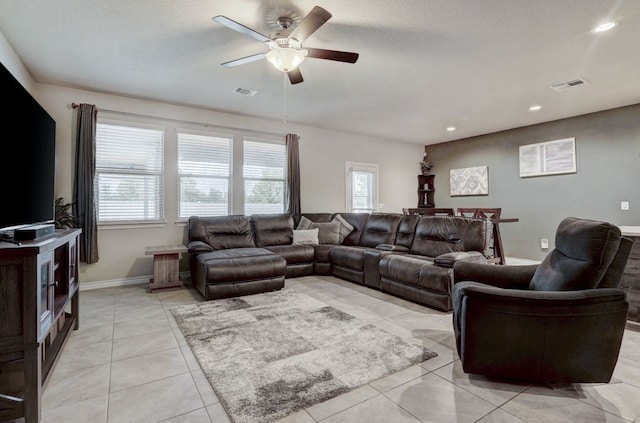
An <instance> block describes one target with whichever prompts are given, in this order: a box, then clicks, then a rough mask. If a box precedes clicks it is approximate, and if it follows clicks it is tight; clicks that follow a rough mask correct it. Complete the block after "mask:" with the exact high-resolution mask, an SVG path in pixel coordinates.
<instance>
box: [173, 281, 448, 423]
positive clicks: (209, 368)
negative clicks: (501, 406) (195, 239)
mask: <svg viewBox="0 0 640 423" xmlns="http://www.w3.org/2000/svg"><path fill="white" fill-rule="evenodd" d="M171 311H172V313H173V315H174V316H175V318H176V322H177V323H178V326H179V327H180V330H181V331H182V333H183V334H184V336H185V338H186V339H187V342H188V343H189V346H190V347H191V350H192V351H193V353H194V355H195V356H196V358H197V360H198V362H199V363H200V366H201V367H202V370H203V371H204V373H205V375H206V376H207V379H208V380H209V382H210V383H211V386H212V387H213V389H214V390H215V392H216V394H217V395H218V397H219V398H220V401H221V402H222V405H223V406H224V408H225V409H226V410H227V413H228V414H229V415H230V416H231V418H232V420H233V421H234V422H235V423H266V422H272V421H274V420H277V419H279V418H282V417H284V416H286V415H288V414H291V413H293V412H296V411H298V410H301V409H303V408H306V407H309V406H311V405H314V404H318V403H320V402H322V401H326V400H328V399H330V398H333V397H336V396H338V395H340V394H343V393H345V392H349V391H351V390H352V389H354V388H357V387H359V386H362V385H364V384H366V383H369V382H372V381H374V380H376V379H379V378H381V377H383V376H386V375H389V374H391V373H394V372H397V371H399V370H402V369H404V368H407V367H409V366H411V365H413V364H416V363H420V362H422V361H425V360H428V359H430V358H433V357H435V356H436V353H434V352H432V351H429V350H428V349H426V348H424V347H423V346H422V345H421V344H420V343H419V341H417V340H416V341H415V342H414V343H412V342H411V341H407V340H404V339H402V338H400V337H398V336H396V335H393V334H390V333H388V332H386V331H384V330H382V329H380V328H378V327H376V326H373V325H371V324H369V323H367V322H365V321H362V320H360V319H357V318H355V317H353V316H351V315H350V314H347V313H344V312H342V311H340V310H338V309H336V308H334V307H331V306H329V305H327V304H325V303H323V302H321V301H319V300H316V299H314V298H312V297H310V296H308V295H305V294H303V293H300V292H297V291H295V290H293V289H289V288H284V289H282V290H280V291H275V292H269V293H265V294H256V295H248V296H245V297H238V298H230V299H225V300H214V301H208V302H204V303H199V304H194V305H188V306H180V307H175V308H173V309H171Z"/></svg>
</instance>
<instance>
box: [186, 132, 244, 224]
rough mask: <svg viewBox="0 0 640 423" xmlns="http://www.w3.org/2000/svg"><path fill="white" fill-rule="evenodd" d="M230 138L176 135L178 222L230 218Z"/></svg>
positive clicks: (190, 134)
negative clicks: (208, 218)
mask: <svg viewBox="0 0 640 423" xmlns="http://www.w3.org/2000/svg"><path fill="white" fill-rule="evenodd" d="M232 155H233V138H232V137H224V136H213V135H203V134H196V133H188V132H185V131H182V130H180V131H178V169H179V173H180V194H179V195H180V201H179V204H180V205H179V212H178V213H179V219H180V220H186V219H188V218H189V217H190V216H225V215H227V214H230V205H231V204H230V195H229V192H230V190H231V168H232V166H231V164H232Z"/></svg>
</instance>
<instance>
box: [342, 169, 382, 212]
mask: <svg viewBox="0 0 640 423" xmlns="http://www.w3.org/2000/svg"><path fill="white" fill-rule="evenodd" d="M346 170H347V172H346V173H347V181H346V182H347V190H346V191H347V211H348V212H351V213H373V212H375V211H377V210H378V207H377V204H378V165H376V164H367V163H354V162H347V163H346Z"/></svg>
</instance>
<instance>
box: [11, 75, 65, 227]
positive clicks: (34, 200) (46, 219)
mask: <svg viewBox="0 0 640 423" xmlns="http://www.w3.org/2000/svg"><path fill="white" fill-rule="evenodd" d="M0 93H2V97H3V99H4V101H5V104H6V105H7V106H8V107H5V108H4V111H3V112H0V123H1V124H0V128H1V129H0V130H1V131H2V134H3V135H2V141H1V143H0V152H1V154H2V164H0V187H1V188H0V192H1V193H2V207H1V208H0V231H6V230H10V229H14V228H16V227H22V226H29V225H34V224H41V223H51V222H53V220H54V195H55V194H54V189H55V187H54V176H55V143H56V122H55V120H53V118H52V117H51V116H50V115H49V113H47V111H46V110H45V109H44V108H42V106H41V105H40V104H39V103H38V102H37V101H36V99H35V98H33V96H32V95H31V94H29V92H28V91H27V90H26V89H25V88H24V87H23V86H22V84H21V83H20V82H19V81H18V80H17V79H16V78H15V77H14V76H13V75H12V74H11V72H9V71H8V70H7V68H6V67H5V66H4V64H0ZM5 233H6V232H5Z"/></svg>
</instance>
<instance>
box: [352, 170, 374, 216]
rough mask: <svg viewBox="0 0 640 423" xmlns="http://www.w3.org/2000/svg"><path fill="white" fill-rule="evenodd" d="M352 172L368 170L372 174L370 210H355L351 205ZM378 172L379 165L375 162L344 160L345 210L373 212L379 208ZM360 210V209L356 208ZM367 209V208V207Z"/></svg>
mask: <svg viewBox="0 0 640 423" xmlns="http://www.w3.org/2000/svg"><path fill="white" fill-rule="evenodd" d="M354 172H368V173H372V174H373V180H372V183H373V187H372V196H373V198H372V199H371V203H372V206H373V207H372V208H371V209H370V211H368V212H365V211H355V212H354V207H353V188H352V187H353V173H354ZM379 173H380V167H379V166H378V165H377V164H375V163H362V162H350V161H347V162H345V185H346V189H345V194H346V211H347V212H348V213H375V212H377V211H378V209H379V198H380V195H379V194H380V192H379V191H380V188H379V187H380V185H379ZM358 210H360V209H358ZM367 210H369V209H367Z"/></svg>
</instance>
